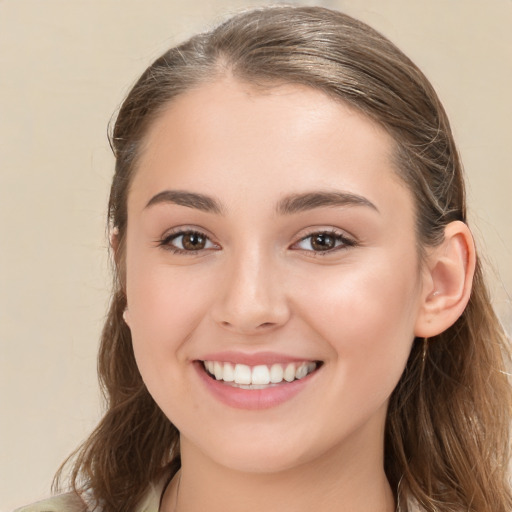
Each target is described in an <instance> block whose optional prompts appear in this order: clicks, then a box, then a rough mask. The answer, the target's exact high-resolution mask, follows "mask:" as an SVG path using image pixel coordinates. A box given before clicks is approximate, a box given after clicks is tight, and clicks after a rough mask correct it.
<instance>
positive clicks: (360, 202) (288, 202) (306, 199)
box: [276, 191, 379, 215]
mask: <svg viewBox="0 0 512 512" xmlns="http://www.w3.org/2000/svg"><path fill="white" fill-rule="evenodd" d="M326 206H327V207H330V206H366V207H369V208H371V209H372V210H375V211H376V212H378V211H379V209H378V208H377V207H376V206H375V205H374V204H373V203H372V202H371V201H369V200H368V199H366V197H363V196H359V195H357V194H352V193H350V192H332V191H315V192H305V193H303V194H292V195H290V196H287V197H285V198H284V199H282V200H281V201H279V203H278V204H277V208H276V211H277V213H278V214H280V215H291V214H294V213H299V212H304V211H307V210H313V209H315V208H322V207H326Z"/></svg>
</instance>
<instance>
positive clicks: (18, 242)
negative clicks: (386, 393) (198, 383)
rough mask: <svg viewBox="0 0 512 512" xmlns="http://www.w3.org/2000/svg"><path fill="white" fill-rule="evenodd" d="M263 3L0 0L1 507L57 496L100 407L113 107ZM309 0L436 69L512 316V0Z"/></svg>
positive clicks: (505, 317)
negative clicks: (214, 30) (59, 478)
mask: <svg viewBox="0 0 512 512" xmlns="http://www.w3.org/2000/svg"><path fill="white" fill-rule="evenodd" d="M265 3H267V2H245V1H242V0H239V1H235V0H215V1H203V0H194V1H185V0H144V1H142V0H44V1H42V0H0V343H1V352H0V357H1V360H0V379H1V380H0V385H1V388H0V389H1V396H0V401H1V402H0V510H5V511H8V510H11V509H12V508H14V507H15V506H18V505H22V504H24V503H28V502H31V501H35V500H37V499H41V498H43V497H45V496H48V495H49V493H50V483H51V479H52V475H53V473H54V471H55V470H56V469H57V467H58V466H59V464H60V463H61V462H62V461H63V459H64V458H65V457H66V455H67V454H69V453H70V452H71V451H72V450H73V449H74V448H75V447H76V446H77V444H78V443H79V442H80V441H82V440H83V439H84V438H85V437H86V436H87V434H88V432H89V431H90V430H91V429H92V427H93V426H94V425H95V423H96V422H97V420H98V418H99V416H100V413H101V400H100V395H99V391H98V386H97V380H96V361H95V357H96V350H97V347H98V338H99V332H100V329H101V326H102V322H103V319H104V314H105V311H106V307H107V304H108V294H109V285H110V274H109V263H108V255H107V242H106V237H105V217H106V201H107V194H108V188H109V183H110V179H111V176H112V169H113V158H112V156H111V153H110V149H109V146H108V142H107V138H106V133H107V124H108V122H109V119H110V117H111V115H112V113H113V112H115V110H116V108H117V107H118V105H119V103H120V102H121V100H122V98H123V97H124V95H125V93H126V92H127V90H128V88H129V86H130V84H132V83H133V81H134V80H135V79H136V78H137V76H138V75H139V74H140V73H141V72H142V71H143V70H144V69H145V67H146V66H147V65H148V64H149V63H150V62H151V61H152V60H153V59H154V58H156V57H157V56H158V55H159V54H160V53H162V52H163V51H164V50H165V49H166V48H167V47H169V46H170V45H171V44H173V43H176V42H179V41H181V40H183V39H184V38H186V37H188V36H189V35H191V34H192V33H194V32H196V31H198V30H203V29H206V28H208V27H209V26H211V25H212V24H214V23H217V22H218V21H220V20H222V19H223V17H224V16H225V15H226V14H228V13H230V12H233V11H236V10H238V9H239V8H241V7H245V6H254V5H262V4H265ZM290 3H297V4H298V3H305V2H290ZM307 3H309V4H316V5H324V6H326V7H332V8H338V9H340V10H343V11H345V12H347V13H349V14H353V15H355V16H356V17H359V18H361V19H362V20H364V21H367V22H369V23H370V24H371V25H373V26H374V27H375V28H377V29H378V30H380V31H381V32H383V33H384V34H385V35H387V36H388V37H390V38H391V39H392V40H393V41H394V42H395V43H397V44H398V46H399V47H401V48H402V49H403V50H404V51H405V52H406V53H407V54H408V55H409V56H410V57H411V58H412V59H413V60H414V61H415V62H416V63H417V64H418V65H419V66H420V67H421V68H422V69H423V71H424V72H425V73H426V75H427V76H428V77H429V78H430V79H431V81H432V83H433V84H434V86H435V88H436V89H437V91H438V93H439V95H440V97H441V99H442V101H443V102H444V104H445V106H446V109H447V111H448V114H449V116H450V118H451V121H452V125H453V128H454V131H455V135H456V139H457V141H458V144H459V149H460V152H461V154H462V158H463V161H464V163H465V167H466V171H467V176H468V185H469V188H468V190H469V194H468V200H469V207H470V211H471V216H470V219H471V225H472V228H473V230H474V233H475V236H476V239H477V241H478V245H479V247H480V249H481V250H482V251H483V253H485V255H486V258H487V260H488V261H489V262H490V265H488V268H489V270H488V271H489V276H490V279H491V283H492V289H493V302H494V304H495V306H496V308H497V310H498V312H499V314H500V316H501V318H502V321H503V323H504V324H505V326H506V328H507V329H508V330H509V332H510V330H511V327H512V313H511V305H510V293H511V292H512V264H511V263H512V222H511V221H512V214H511V205H510V203H511V200H512V151H511V145H512V144H511V143H512V140H511V139H512V137H511V135H512V133H511V132H512V130H511V125H510V123H511V119H512V100H511V98H510V94H511V91H512V30H511V29H510V27H512V0H428V1H421V0H389V1H383V0H345V1H343V0H340V1H334V0H333V1H323V2H322V1H316V2H315V1H313V2H307ZM491 269H494V270H491Z"/></svg>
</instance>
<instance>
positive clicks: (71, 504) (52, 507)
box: [14, 492, 87, 512]
mask: <svg viewBox="0 0 512 512" xmlns="http://www.w3.org/2000/svg"><path fill="white" fill-rule="evenodd" d="M14 512H87V506H86V504H85V503H84V502H83V501H82V499H81V498H80V496H78V495H77V494H75V493H74V492H69V493H66V494H60V495H58V496H54V497H53V498H49V499H47V500H43V501H38V502H37V503H33V504H32V505H27V506H25V507H21V508H19V509H17V510H15V511H14Z"/></svg>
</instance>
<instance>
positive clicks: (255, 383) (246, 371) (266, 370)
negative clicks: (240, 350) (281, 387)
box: [203, 361, 317, 389]
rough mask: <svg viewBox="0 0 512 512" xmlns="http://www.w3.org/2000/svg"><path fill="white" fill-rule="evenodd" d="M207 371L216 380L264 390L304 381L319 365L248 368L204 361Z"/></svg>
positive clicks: (308, 363) (307, 363)
mask: <svg viewBox="0 0 512 512" xmlns="http://www.w3.org/2000/svg"><path fill="white" fill-rule="evenodd" d="M203 365H204V367H205V369H206V370H207V371H208V373H210V374H211V375H213V376H214V377H215V379H216V380H222V381H224V382H231V383H233V385H241V386H242V387H243V386H251V388H252V389H262V388H265V387H266V386H268V385H269V384H270V385H272V384H280V383H281V382H283V380H284V381H286V382H293V381H294V380H298V379H303V378H304V377H306V376H307V375H309V374H310V373H311V372H313V371H314V370H315V369H316V367H317V364H316V363H314V362H313V361H310V362H303V363H288V364H286V365H282V364H279V363H277V364H273V365H272V366H270V367H269V366H267V365H264V364H261V365H257V366H252V367H251V366H248V365H246V364H237V365H234V366H233V364H232V363H223V362H220V361H203Z"/></svg>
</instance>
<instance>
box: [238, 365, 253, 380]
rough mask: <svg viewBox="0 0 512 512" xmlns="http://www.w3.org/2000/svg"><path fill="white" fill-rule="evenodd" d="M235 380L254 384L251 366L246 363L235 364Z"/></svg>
mask: <svg viewBox="0 0 512 512" xmlns="http://www.w3.org/2000/svg"><path fill="white" fill-rule="evenodd" d="M235 382H236V383H237V384H252V383H251V367H250V366H247V365H245V364H237V365H236V366H235Z"/></svg>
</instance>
